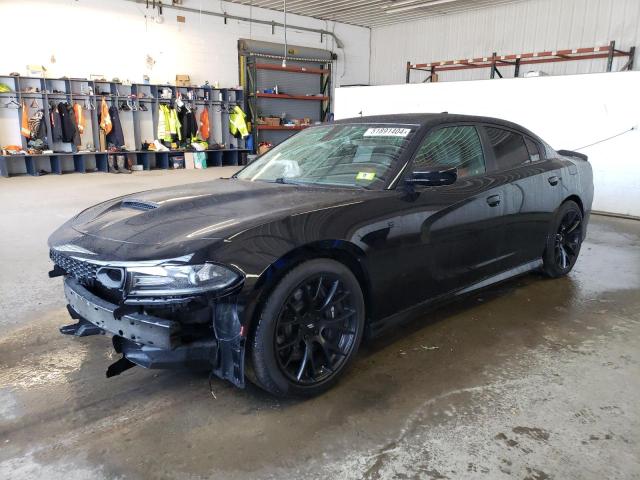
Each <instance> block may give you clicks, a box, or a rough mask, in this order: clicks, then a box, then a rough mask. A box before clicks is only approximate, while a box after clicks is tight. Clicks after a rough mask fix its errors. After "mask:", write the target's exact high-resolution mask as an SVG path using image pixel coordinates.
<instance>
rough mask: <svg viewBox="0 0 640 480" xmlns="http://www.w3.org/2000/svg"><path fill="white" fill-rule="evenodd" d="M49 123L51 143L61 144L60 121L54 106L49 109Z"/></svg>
mask: <svg viewBox="0 0 640 480" xmlns="http://www.w3.org/2000/svg"><path fill="white" fill-rule="evenodd" d="M49 122H50V123H51V141H52V142H53V143H58V142H62V120H61V119H60V114H59V113H58V109H57V108H55V106H53V105H52V106H50V108H49Z"/></svg>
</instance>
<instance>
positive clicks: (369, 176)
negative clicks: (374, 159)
mask: <svg viewBox="0 0 640 480" xmlns="http://www.w3.org/2000/svg"><path fill="white" fill-rule="evenodd" d="M374 178H376V172H358V174H357V175H356V180H373V179H374Z"/></svg>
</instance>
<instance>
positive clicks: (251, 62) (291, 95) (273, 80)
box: [238, 39, 337, 147]
mask: <svg viewBox="0 0 640 480" xmlns="http://www.w3.org/2000/svg"><path fill="white" fill-rule="evenodd" d="M285 51H286V56H285ZM336 58H337V57H336V55H335V54H334V53H333V52H331V51H329V50H325V49H317V48H309V47H301V46H295V45H286V46H285V45H282V44H278V43H271V42H262V41H257V40H251V39H239V40H238V65H239V74H240V84H241V85H242V86H243V88H244V93H245V98H246V99H247V106H248V111H247V117H248V119H249V121H250V122H251V125H252V127H253V128H252V132H253V135H254V145H255V146H256V147H257V146H258V145H259V143H260V142H264V141H267V142H270V143H272V144H278V143H280V142H282V141H283V140H285V139H286V138H288V137H290V136H291V135H293V134H294V133H296V132H297V131H299V130H302V129H304V128H306V127H307V126H308V125H305V124H302V125H289V126H287V125H285V124H284V122H282V123H281V124H279V125H273V124H265V123H263V124H260V123H259V122H258V119H259V118H260V117H278V118H280V119H285V120H289V121H292V120H296V119H304V118H307V119H309V120H310V124H314V123H319V122H325V121H327V120H329V119H330V114H331V100H332V99H331V86H332V85H331V82H332V67H333V62H334V61H335V59H336ZM276 86H277V90H276ZM274 90H275V91H274Z"/></svg>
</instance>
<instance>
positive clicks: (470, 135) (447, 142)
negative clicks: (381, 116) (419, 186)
mask: <svg viewBox="0 0 640 480" xmlns="http://www.w3.org/2000/svg"><path fill="white" fill-rule="evenodd" d="M453 167H456V168H457V169H458V178H461V177H468V176H471V175H477V174H479V173H484V172H485V166H484V154H483V153H482V144H481V143H480V137H479V136H478V132H477V131H476V128H475V127H471V126H461V127H445V128H441V129H439V130H436V131H435V132H433V133H430V134H429V136H428V137H427V138H426V139H425V140H424V141H423V142H422V145H420V148H418V152H417V153H416V157H415V159H414V160H413V171H414V172H426V171H433V170H445V169H447V168H453Z"/></svg>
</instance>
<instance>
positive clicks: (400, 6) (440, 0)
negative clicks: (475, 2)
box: [385, 0, 458, 13]
mask: <svg viewBox="0 0 640 480" xmlns="http://www.w3.org/2000/svg"><path fill="white" fill-rule="evenodd" d="M457 1H458V0H433V1H431V2H420V3H415V2H416V0H403V1H401V2H394V3H393V6H391V7H390V8H387V9H386V10H385V13H400V12H406V11H409V10H415V9H418V8H427V7H432V6H434V5H442V4H445V3H453V2H457ZM405 5H406V6H405Z"/></svg>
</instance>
